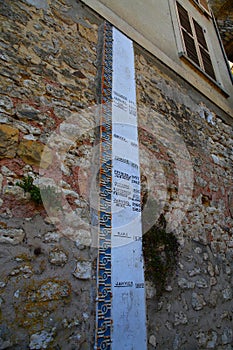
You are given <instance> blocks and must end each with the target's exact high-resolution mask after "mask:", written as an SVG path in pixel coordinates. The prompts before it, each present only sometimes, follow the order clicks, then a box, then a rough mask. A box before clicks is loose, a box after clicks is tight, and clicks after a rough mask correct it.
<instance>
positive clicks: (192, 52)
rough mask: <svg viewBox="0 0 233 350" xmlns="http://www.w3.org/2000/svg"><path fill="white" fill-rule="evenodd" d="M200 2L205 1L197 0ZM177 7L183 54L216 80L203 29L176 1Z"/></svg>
mask: <svg viewBox="0 0 233 350" xmlns="http://www.w3.org/2000/svg"><path fill="white" fill-rule="evenodd" d="M199 2H200V3H203V4H204V3H205V4H206V6H207V2H206V1H203V0H199ZM177 9H178V14H179V21H180V29H181V32H182V38H183V44H184V54H185V56H186V57H188V58H189V59H190V60H191V61H192V63H194V64H196V65H197V66H198V67H199V68H200V69H201V70H203V71H204V72H205V73H206V74H208V76H209V77H211V78H212V79H214V80H216V77H215V73H214V68H213V65H212V62H211V58H210V54H209V50H208V46H207V43H206V39H205V31H204V29H203V28H202V27H201V26H200V24H198V23H197V21H196V20H195V19H194V18H192V17H191V16H190V15H189V13H188V12H187V11H186V10H185V9H184V8H183V6H181V5H180V4H179V3H178V2H177Z"/></svg>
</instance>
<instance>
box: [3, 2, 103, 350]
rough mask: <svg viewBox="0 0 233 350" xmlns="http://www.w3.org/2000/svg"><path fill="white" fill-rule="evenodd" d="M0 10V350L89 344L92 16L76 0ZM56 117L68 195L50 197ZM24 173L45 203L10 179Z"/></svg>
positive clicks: (93, 96) (21, 177)
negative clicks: (46, 195)
mask: <svg viewBox="0 0 233 350" xmlns="http://www.w3.org/2000/svg"><path fill="white" fill-rule="evenodd" d="M0 12H1V41H0V46H1V56H0V60H1V65H0V75H1V83H0V84H1V88H0V94H1V99H0V101H1V102H0V169H1V175H0V180H1V181H0V185H1V186H0V189H1V207H0V218H1V219H0V263H1V277H0V291H1V297H0V301H1V328H0V349H8V348H9V349H20V350H22V349H29V348H30V349H47V348H49V349H89V348H91V346H92V345H90V344H93V337H94V333H93V330H94V317H95V316H94V309H95V308H94V305H95V268H94V266H92V261H94V258H95V256H94V253H92V251H91V249H90V244H91V232H90V227H89V222H90V215H89V205H88V202H87V200H86V197H85V196H84V195H81V193H82V194H83V193H84V192H85V190H86V189H85V186H86V185H85V184H86V183H87V181H86V180H85V176H86V175H85V165H83V167H82V174H83V175H82V178H83V179H84V180H83V181H82V178H81V179H80V171H79V168H80V166H82V164H84V161H85V162H87V159H86V158H87V157H86V154H87V153H88V151H89V149H92V145H93V142H94V136H93V135H94V129H93V128H91V125H92V123H93V120H91V117H90V115H89V116H88V120H87V118H86V117H84V116H83V117H81V114H82V112H81V111H84V110H85V108H87V107H90V106H92V105H94V104H95V103H96V88H95V77H96V63H95V61H96V49H97V22H96V19H95V18H94V17H93V16H91V15H90V14H89V13H88V12H87V10H86V9H83V8H82V6H81V4H80V3H77V2H76V1H44V0H43V1H30V0H28V1H17V0H15V1H1V2H0ZM70 116H71V117H72V118H74V119H76V120H77V118H78V122H79V124H78V125H77V123H76V125H75V122H74V124H73V129H74V128H80V131H82V127H83V126H84V127H85V126H86V125H89V129H90V130H89V132H88V134H87V133H86V134H85V133H82V135H79V136H80V137H82V140H81V141H80V138H78V136H77V138H76V137H74V139H72V140H71V138H70V137H69V135H68V134H67V132H66V130H68V129H69V128H67V125H68V126H69V124H67V123H68V121H69V118H70ZM60 124H62V126H63V131H62V132H63V134H62V135H63V137H62V138H61V137H60V138H59V139H60V144H59V147H60V148H61V149H63V148H64V147H65V149H66V150H67V152H68V151H69V154H68V156H67V159H66V161H65V162H64V164H63V177H62V188H63V191H64V192H63V193H64V194H65V195H66V197H65V199H59V200H58V202H57V203H54V201H55V200H56V199H54V197H57V198H58V197H59V196H58V194H59V189H57V188H56V189H55V187H54V186H55V183H56V175H57V174H58V173H59V168H58V167H56V164H53V165H54V166H53V167H52V162H54V158H53V157H52V152H53V151H54V150H53V149H52V146H51V142H52V141H49V138H50V137H51V135H52V133H53V132H54V133H55V135H56V134H57V131H56V128H57V126H58V125H60ZM73 129H72V130H73ZM69 130H70V129H69ZM53 142H55V143H56V144H58V143H57V141H56V140H53ZM67 142H68V144H67ZM78 143H79V147H78V148H77V144H78ZM46 144H47V145H48V148H47V149H45V145H46ZM77 152H78V157H77V155H76V153H77ZM42 154H43V155H44V156H43V159H44V161H43V164H42V163H41V156H42ZM59 165H60V164H58V166H59ZM40 169H41V172H40V175H39V170H40ZM48 169H52V175H51V176H49V174H48V172H46V170H48ZM43 171H44V172H43ZM29 177H31V178H32V179H33V186H36V187H38V186H39V178H43V180H44V186H45V188H46V192H47V193H48V191H49V189H51V190H50V192H51V193H50V197H51V196H52V198H51V199H52V203H51V200H50V202H47V206H49V208H47V211H46V210H45V205H43V204H40V203H36V202H35V201H33V200H32V198H31V196H30V193H29V192H25V191H24V189H23V188H21V187H20V186H18V183H21V184H22V181H23V180H24V179H28V178H29ZM78 177H79V181H78ZM56 184H57V183H56ZM48 186H50V187H48ZM43 200H44V201H46V199H45V198H44V199H43ZM62 200H63V201H64V200H65V202H66V206H68V207H69V211H67V217H66V225H62V227H61V221H62V220H64V213H62V212H61V210H60V207H61V206H64V203H62V202H61V201H62ZM59 201H60V203H59ZM56 210H57V211H58V212H59V213H58V214H56V213H55V211H56ZM51 211H52V212H51ZM59 215H60V216H59ZM59 220H60V224H58V221H59ZM67 221H68V222H67ZM92 277H93V278H92Z"/></svg>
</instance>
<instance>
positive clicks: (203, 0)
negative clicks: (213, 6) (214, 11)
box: [192, 0, 211, 17]
mask: <svg viewBox="0 0 233 350" xmlns="http://www.w3.org/2000/svg"><path fill="white" fill-rule="evenodd" d="M192 1H193V2H194V3H195V5H197V6H198V7H199V8H200V9H201V10H202V11H204V12H205V13H206V14H208V16H210V17H211V11H210V7H209V4H208V0H192Z"/></svg>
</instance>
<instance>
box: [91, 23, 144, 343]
mask: <svg viewBox="0 0 233 350" xmlns="http://www.w3.org/2000/svg"><path fill="white" fill-rule="evenodd" d="M102 104H103V107H102V111H103V115H102V125H101V168H100V216H99V218H100V220H99V221H100V224H99V227H100V230H99V254H98V279H97V284H98V296H97V314H96V321H97V322H96V344H95V348H96V349H112V350H146V348H147V340H146V310H145V289H144V271H143V257H142V229H141V204H140V168H139V149H138V128H137V109H136V86H135V71H134V50H133V43H132V41H131V40H130V39H128V38H127V37H126V36H125V35H123V34H122V33H121V32H119V31H118V30H117V29H115V28H114V27H112V26H111V25H110V24H108V23H106V24H105V31H104V58H103V74H102Z"/></svg>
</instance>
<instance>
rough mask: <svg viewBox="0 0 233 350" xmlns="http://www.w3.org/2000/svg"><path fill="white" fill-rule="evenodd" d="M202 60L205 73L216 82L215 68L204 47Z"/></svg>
mask: <svg viewBox="0 0 233 350" xmlns="http://www.w3.org/2000/svg"><path fill="white" fill-rule="evenodd" d="M200 53H201V58H202V61H203V66H204V71H205V72H206V73H207V74H208V75H209V76H210V77H211V78H213V79H214V80H216V77H215V73H214V68H213V65H212V62H211V59H210V55H209V53H208V52H207V51H205V50H204V49H203V48H202V47H200Z"/></svg>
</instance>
